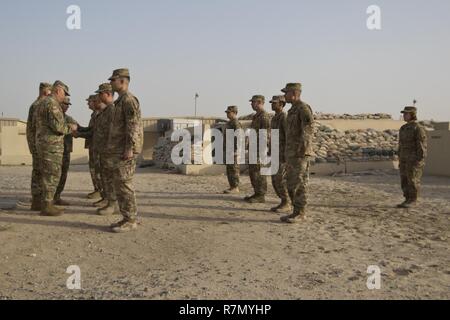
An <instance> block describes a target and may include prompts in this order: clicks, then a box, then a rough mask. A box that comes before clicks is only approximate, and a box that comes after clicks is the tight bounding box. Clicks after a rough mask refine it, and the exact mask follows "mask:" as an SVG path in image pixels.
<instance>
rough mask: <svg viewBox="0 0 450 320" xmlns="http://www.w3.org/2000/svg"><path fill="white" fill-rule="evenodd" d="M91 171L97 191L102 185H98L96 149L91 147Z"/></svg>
mask: <svg viewBox="0 0 450 320" xmlns="http://www.w3.org/2000/svg"><path fill="white" fill-rule="evenodd" d="M89 172H90V173H91V180H92V185H93V186H94V190H95V191H100V186H99V185H98V179H97V174H96V171H95V156H94V150H93V149H92V148H89Z"/></svg>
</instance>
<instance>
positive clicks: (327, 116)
mask: <svg viewBox="0 0 450 320" xmlns="http://www.w3.org/2000/svg"><path fill="white" fill-rule="evenodd" d="M314 118H315V119H316V120H336V119H339V120H340V119H342V120H368V119H371V120H392V116H391V115H390V114H387V113H374V114H371V113H361V114H334V113H322V112H317V113H315V114H314Z"/></svg>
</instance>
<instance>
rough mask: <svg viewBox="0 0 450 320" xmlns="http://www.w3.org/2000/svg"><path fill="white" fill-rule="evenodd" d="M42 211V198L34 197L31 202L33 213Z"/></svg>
mask: <svg viewBox="0 0 450 320" xmlns="http://www.w3.org/2000/svg"><path fill="white" fill-rule="evenodd" d="M41 210H42V201H41V199H40V198H37V197H33V199H32V200H31V211H41Z"/></svg>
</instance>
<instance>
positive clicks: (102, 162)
mask: <svg viewBox="0 0 450 320" xmlns="http://www.w3.org/2000/svg"><path fill="white" fill-rule="evenodd" d="M107 159H108V156H107V155H105V154H97V163H96V165H97V167H98V168H97V169H98V170H99V171H100V180H101V182H100V184H101V186H102V190H101V194H102V198H103V199H107V200H108V201H111V202H115V201H117V197H116V193H115V191H114V185H113V178H112V174H111V172H110V171H109V168H108V162H107Z"/></svg>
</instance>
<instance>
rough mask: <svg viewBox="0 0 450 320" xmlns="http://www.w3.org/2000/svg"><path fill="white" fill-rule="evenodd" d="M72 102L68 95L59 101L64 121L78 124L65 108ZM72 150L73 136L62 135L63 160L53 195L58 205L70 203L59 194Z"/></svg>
mask: <svg viewBox="0 0 450 320" xmlns="http://www.w3.org/2000/svg"><path fill="white" fill-rule="evenodd" d="M71 105H72V104H71V103H70V99H69V97H66V98H65V99H64V101H63V103H61V108H62V111H63V112H64V118H65V120H66V123H67V124H69V125H73V124H75V125H78V123H77V122H76V121H75V120H74V119H73V118H72V117H71V116H69V115H68V114H67V110H69V107H70V106H71ZM72 152H73V136H72V134H71V133H69V134H66V135H65V136H64V153H63V162H62V167H61V178H60V180H59V184H58V187H57V188H56V193H55V197H54V203H55V204H56V205H58V206H68V205H70V203H68V202H67V201H64V200H62V199H61V194H62V193H63V191H64V188H65V186H66V181H67V174H68V173H69V167H70V154H71V153H72Z"/></svg>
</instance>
